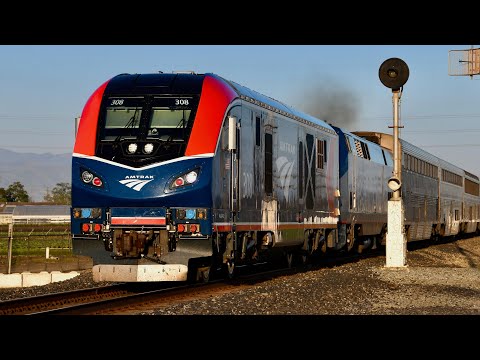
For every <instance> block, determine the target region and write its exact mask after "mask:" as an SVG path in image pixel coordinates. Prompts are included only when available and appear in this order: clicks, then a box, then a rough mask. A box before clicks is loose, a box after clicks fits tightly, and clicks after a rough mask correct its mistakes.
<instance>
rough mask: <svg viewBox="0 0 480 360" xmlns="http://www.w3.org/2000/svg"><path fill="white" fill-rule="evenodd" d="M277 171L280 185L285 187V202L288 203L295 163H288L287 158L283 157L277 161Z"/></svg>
mask: <svg viewBox="0 0 480 360" xmlns="http://www.w3.org/2000/svg"><path fill="white" fill-rule="evenodd" d="M276 163H277V171H278V172H279V174H280V183H281V184H282V186H283V194H284V196H285V200H287V202H288V198H289V195H290V192H289V190H290V181H291V180H292V170H293V165H294V164H295V161H288V159H287V158H286V157H285V156H281V157H279V158H278V159H277V161H276Z"/></svg>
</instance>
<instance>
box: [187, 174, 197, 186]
mask: <svg viewBox="0 0 480 360" xmlns="http://www.w3.org/2000/svg"><path fill="white" fill-rule="evenodd" d="M185 180H186V181H187V183H189V184H192V183H194V182H195V180H197V173H196V172H195V171H190V172H189V173H188V174H187V175H186V176H185Z"/></svg>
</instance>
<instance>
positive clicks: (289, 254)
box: [285, 252, 293, 269]
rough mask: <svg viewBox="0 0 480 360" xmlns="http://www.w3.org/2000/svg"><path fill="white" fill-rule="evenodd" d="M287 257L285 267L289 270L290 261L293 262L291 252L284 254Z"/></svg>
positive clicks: (290, 266)
mask: <svg viewBox="0 0 480 360" xmlns="http://www.w3.org/2000/svg"><path fill="white" fill-rule="evenodd" d="M285 255H286V257H287V266H288V268H289V269H291V268H292V260H293V254H292V253H291V252H287V253H286V254H285Z"/></svg>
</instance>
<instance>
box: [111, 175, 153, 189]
mask: <svg viewBox="0 0 480 360" xmlns="http://www.w3.org/2000/svg"><path fill="white" fill-rule="evenodd" d="M150 181H153V175H130V176H128V175H127V176H125V179H124V180H119V181H118V182H119V183H120V184H123V185H125V186H126V187H129V188H130V189H133V190H136V191H140V190H142V188H143V187H144V186H145V185H147V184H148V183H149V182H150Z"/></svg>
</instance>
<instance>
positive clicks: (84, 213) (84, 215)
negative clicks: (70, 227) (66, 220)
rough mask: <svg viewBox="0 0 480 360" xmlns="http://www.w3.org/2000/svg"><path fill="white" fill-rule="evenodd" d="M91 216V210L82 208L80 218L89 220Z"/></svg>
mask: <svg viewBox="0 0 480 360" xmlns="http://www.w3.org/2000/svg"><path fill="white" fill-rule="evenodd" d="M91 215H92V209H90V208H83V209H82V218H84V219H85V218H89V217H90V216H91Z"/></svg>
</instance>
